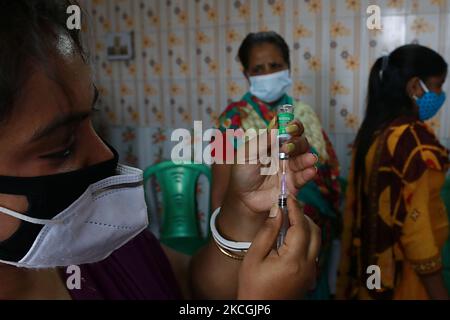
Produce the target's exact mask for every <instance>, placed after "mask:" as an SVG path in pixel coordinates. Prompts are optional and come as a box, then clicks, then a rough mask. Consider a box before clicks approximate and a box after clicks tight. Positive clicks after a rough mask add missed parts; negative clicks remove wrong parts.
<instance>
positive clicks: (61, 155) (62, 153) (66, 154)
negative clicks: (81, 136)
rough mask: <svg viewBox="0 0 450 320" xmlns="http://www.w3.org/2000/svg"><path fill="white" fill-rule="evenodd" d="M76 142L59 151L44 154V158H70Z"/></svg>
mask: <svg viewBox="0 0 450 320" xmlns="http://www.w3.org/2000/svg"><path fill="white" fill-rule="evenodd" d="M74 146H75V143H72V144H71V145H70V146H69V147H68V148H66V149H64V150H62V151H58V152H55V153H51V154H47V155H45V156H42V158H43V159H50V160H64V159H67V158H69V157H70V156H71V155H72V153H73V149H74Z"/></svg>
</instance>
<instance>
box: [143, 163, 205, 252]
mask: <svg viewBox="0 0 450 320" xmlns="http://www.w3.org/2000/svg"><path fill="white" fill-rule="evenodd" d="M200 175H205V176H206V177H207V179H208V181H209V183H210V185H211V170H210V169H209V168H208V167H207V166H206V165H201V164H190V163H186V164H175V163H173V162H171V161H167V162H162V163H159V164H156V165H153V166H151V167H149V168H147V169H146V170H145V171H144V185H145V186H146V188H147V182H148V180H149V179H150V178H151V177H153V176H155V177H156V180H157V181H158V183H159V186H160V188H161V192H162V199H163V213H162V219H161V220H162V221H161V225H160V228H161V229H160V230H161V233H160V240H161V242H162V243H163V244H165V245H167V246H168V247H170V248H172V249H174V250H176V251H179V252H182V253H184V254H187V255H193V254H194V253H195V252H196V251H197V250H198V249H200V248H201V247H202V246H204V245H205V244H206V243H207V241H208V239H209V231H208V234H207V237H206V238H205V237H203V236H202V235H201V233H200V228H199V221H198V218H197V210H196V209H197V206H196V194H195V191H196V186H197V182H198V178H199V177H200ZM146 194H147V191H146ZM210 207H211V204H209V208H208V211H207V212H208V216H207V221H209V215H210V212H209V211H210ZM208 230H209V228H208Z"/></svg>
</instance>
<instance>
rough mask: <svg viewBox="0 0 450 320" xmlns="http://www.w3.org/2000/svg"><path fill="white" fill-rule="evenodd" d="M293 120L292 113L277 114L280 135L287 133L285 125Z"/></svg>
mask: <svg viewBox="0 0 450 320" xmlns="http://www.w3.org/2000/svg"><path fill="white" fill-rule="evenodd" d="M293 120H294V114H293V113H280V114H278V126H279V132H280V135H287V134H288V133H287V131H286V127H287V126H288V124H289V123H290V122H292V121H293Z"/></svg>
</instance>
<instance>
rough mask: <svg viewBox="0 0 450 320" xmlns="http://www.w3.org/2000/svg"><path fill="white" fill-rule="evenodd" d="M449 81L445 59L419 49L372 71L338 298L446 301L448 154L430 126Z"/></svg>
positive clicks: (407, 49) (405, 50)
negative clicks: (375, 281) (376, 281)
mask: <svg viewBox="0 0 450 320" xmlns="http://www.w3.org/2000/svg"><path fill="white" fill-rule="evenodd" d="M446 76H447V63H446V62H445V61H444V59H443V58H442V57H441V56H440V55H439V54H438V53H436V52H435V51H433V50H431V49H428V48H425V47H423V46H419V45H407V46H403V47H400V48H398V49H397V50H395V51H394V52H392V54H390V55H389V56H386V57H383V58H380V59H378V60H377V61H376V63H375V65H374V66H373V68H372V71H371V74H370V79H369V90H368V104H367V111H366V116H365V119H364V122H363V124H362V126H361V128H360V130H359V133H358V135H357V139H356V144H355V147H354V152H353V154H354V155H353V164H352V168H351V171H350V177H349V183H348V192H347V198H346V201H347V203H346V210H345V215H344V233H343V244H342V246H343V250H342V259H341V267H340V278H339V281H338V298H342V299H348V298H352V299H355V298H356V299H414V300H415V299H447V298H448V295H447V292H446V289H445V287H444V282H443V278H442V272H441V269H442V263H441V249H442V247H443V245H444V243H445V241H446V239H447V236H448V218H447V214H446V211H445V208H444V204H443V202H442V199H441V198H440V191H441V188H442V185H443V183H444V179H445V174H446V171H447V169H448V152H447V150H446V149H445V148H444V147H443V146H442V145H441V144H440V143H439V141H438V139H437V138H436V136H435V135H434V133H433V132H432V131H431V129H430V128H428V126H427V125H426V124H425V123H424V121H426V120H428V119H430V118H432V117H433V116H435V115H436V114H437V113H438V111H439V110H440V108H441V107H442V106H443V104H444V101H445V93H444V92H443V91H442V86H443V84H444V82H445V78H446ZM372 265H375V266H379V267H380V271H381V288H379V289H378V290H368V288H367V283H366V282H367V279H368V277H369V276H370V275H372V274H373V271H370V272H369V274H368V271H367V270H368V267H369V266H372ZM368 282H370V283H372V281H371V280H369V281H368Z"/></svg>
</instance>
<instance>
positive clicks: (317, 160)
mask: <svg viewBox="0 0 450 320" xmlns="http://www.w3.org/2000/svg"><path fill="white" fill-rule="evenodd" d="M312 155H313V156H314V157H315V158H316V162H315V163H318V162H319V156H318V155H317V154H315V153H312Z"/></svg>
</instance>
